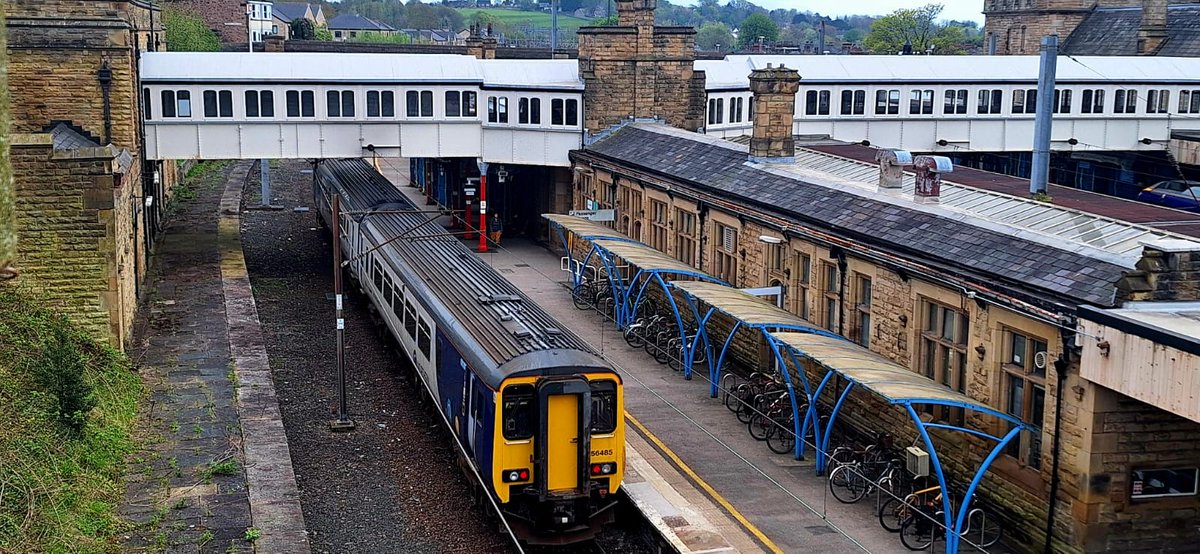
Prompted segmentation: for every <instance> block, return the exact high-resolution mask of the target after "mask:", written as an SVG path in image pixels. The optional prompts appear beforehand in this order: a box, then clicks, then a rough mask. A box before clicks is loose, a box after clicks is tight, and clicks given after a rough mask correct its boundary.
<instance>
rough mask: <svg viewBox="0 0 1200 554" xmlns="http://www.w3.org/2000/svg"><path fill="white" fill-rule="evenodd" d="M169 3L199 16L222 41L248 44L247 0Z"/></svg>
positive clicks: (179, 0)
mask: <svg viewBox="0 0 1200 554" xmlns="http://www.w3.org/2000/svg"><path fill="white" fill-rule="evenodd" d="M168 3H169V4H172V5H174V6H177V7H179V8H182V9H184V10H186V11H188V12H190V13H193V14H195V15H197V16H199V17H200V18H201V19H203V20H204V23H205V24H207V25H208V28H209V29H212V30H213V32H214V33H216V34H217V37H218V38H220V39H221V42H222V43H226V44H241V45H242V46H243V47H245V46H246V41H247V40H248V39H249V35H248V34H247V32H248V30H247V28H246V23H247V22H246V2H245V0H168Z"/></svg>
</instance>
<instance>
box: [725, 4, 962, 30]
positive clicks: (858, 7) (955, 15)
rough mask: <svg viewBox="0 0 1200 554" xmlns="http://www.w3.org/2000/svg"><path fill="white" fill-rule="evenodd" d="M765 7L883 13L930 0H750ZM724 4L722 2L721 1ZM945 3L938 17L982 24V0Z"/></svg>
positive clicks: (829, 12) (830, 12)
mask: <svg viewBox="0 0 1200 554" xmlns="http://www.w3.org/2000/svg"><path fill="white" fill-rule="evenodd" d="M750 1H751V2H753V3H755V4H758V5H759V6H762V7H764V8H766V9H768V10H773V9H777V8H782V9H796V10H799V11H802V12H803V11H811V12H816V13H820V14H821V15H828V16H834V17H837V16H841V15H884V14H888V13H891V12H892V11H894V10H896V9H898V8H915V7H918V6H921V5H924V4H925V3H926V2H927V1H932V0H841V1H840V2H831V1H830V0H750ZM722 3H724V2H722ZM937 3H940V4H942V5H943V6H946V9H945V10H943V11H942V17H943V18H945V19H954V20H960V21H962V20H974V21H978V22H979V24H980V25H982V24H983V13H982V12H983V0H938V2H937Z"/></svg>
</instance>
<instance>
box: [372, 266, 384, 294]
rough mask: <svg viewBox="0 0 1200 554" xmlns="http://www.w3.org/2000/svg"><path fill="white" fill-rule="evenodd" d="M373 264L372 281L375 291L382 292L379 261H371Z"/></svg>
mask: <svg viewBox="0 0 1200 554" xmlns="http://www.w3.org/2000/svg"><path fill="white" fill-rule="evenodd" d="M373 261H374V262H375V263H374V281H375V290H377V291H380V292H383V266H381V265H379V260H373Z"/></svg>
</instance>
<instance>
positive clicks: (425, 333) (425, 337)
mask: <svg viewBox="0 0 1200 554" xmlns="http://www.w3.org/2000/svg"><path fill="white" fill-rule="evenodd" d="M432 342H433V341H432V338H431V337H430V332H429V324H428V323H425V320H421V321H420V322H418V326H417V350H420V351H421V356H423V357H424V358H425V359H426V360H428V359H429V353H430V352H431V351H432V350H431V347H432Z"/></svg>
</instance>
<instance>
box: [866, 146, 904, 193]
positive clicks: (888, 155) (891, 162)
mask: <svg viewBox="0 0 1200 554" xmlns="http://www.w3.org/2000/svg"><path fill="white" fill-rule="evenodd" d="M875 161H876V162H878V163H879V190H880V191H881V192H893V193H895V192H899V191H900V189H902V188H904V168H905V167H906V166H911V165H912V164H913V155H912V153H911V152H909V151H907V150H896V149H887V150H879V151H878V152H876V153H875Z"/></svg>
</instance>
